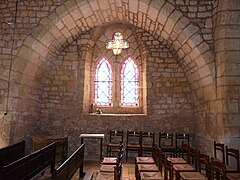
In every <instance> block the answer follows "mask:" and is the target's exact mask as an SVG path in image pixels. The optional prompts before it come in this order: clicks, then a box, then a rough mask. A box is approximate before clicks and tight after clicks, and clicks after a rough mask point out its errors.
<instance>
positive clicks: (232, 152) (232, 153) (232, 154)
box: [226, 146, 240, 173]
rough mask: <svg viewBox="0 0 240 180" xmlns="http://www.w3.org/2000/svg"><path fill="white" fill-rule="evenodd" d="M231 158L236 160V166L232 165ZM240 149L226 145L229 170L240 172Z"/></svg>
mask: <svg viewBox="0 0 240 180" xmlns="http://www.w3.org/2000/svg"><path fill="white" fill-rule="evenodd" d="M230 160H231V161H235V164H236V167H234V166H230ZM239 160H240V159H239V150H238V149H233V148H228V146H226V164H227V166H226V168H227V172H238V173H240V166H239ZM233 163H234V162H233Z"/></svg>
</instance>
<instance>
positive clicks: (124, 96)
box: [120, 57, 139, 106]
mask: <svg viewBox="0 0 240 180" xmlns="http://www.w3.org/2000/svg"><path fill="white" fill-rule="evenodd" d="M120 106H139V70H138V66H137V64H136V63H135V61H134V60H133V59H132V58H131V57H128V58H127V59H126V60H125V61H124V63H123V65H122V68H121V102H120Z"/></svg>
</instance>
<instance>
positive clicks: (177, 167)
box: [135, 143, 240, 180]
mask: <svg viewBox="0 0 240 180" xmlns="http://www.w3.org/2000/svg"><path fill="white" fill-rule="evenodd" d="M186 148H187V149H186ZM181 149H182V152H183V151H186V155H187V156H186V158H183V157H185V156H182V157H174V158H173V157H167V156H166V154H165V153H164V152H162V151H161V149H158V148H154V149H153V153H152V154H153V155H152V157H151V158H149V157H137V158H136V162H135V164H136V172H135V175H136V179H137V180H140V179H156V178H155V176H157V177H158V178H157V179H164V180H172V179H173V177H174V174H175V177H176V178H175V179H176V180H180V179H183V180H184V179H188V180H191V179H198V180H206V179H210V180H213V179H223V180H225V179H228V180H233V179H235V180H237V179H240V173H239V172H238V171H237V170H236V169H235V171H228V170H227V168H226V165H224V164H223V163H222V162H220V161H216V159H215V158H211V161H210V159H209V156H208V155H206V154H201V153H200V151H197V150H196V149H194V148H192V147H190V146H189V145H186V144H184V143H183V144H182V146H181ZM238 153H239V152H238ZM238 161H239V159H238ZM163 170H164V171H163Z"/></svg>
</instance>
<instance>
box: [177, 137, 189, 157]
mask: <svg viewBox="0 0 240 180" xmlns="http://www.w3.org/2000/svg"><path fill="white" fill-rule="evenodd" d="M182 144H188V145H190V135H189V133H180V134H179V133H176V134H175V147H176V156H180V154H182V156H183V155H184V154H187V152H182V151H181V146H182Z"/></svg>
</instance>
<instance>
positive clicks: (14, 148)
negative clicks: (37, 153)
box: [0, 141, 25, 167]
mask: <svg viewBox="0 0 240 180" xmlns="http://www.w3.org/2000/svg"><path fill="white" fill-rule="evenodd" d="M24 155H25V141H21V142H19V143H16V144H13V145H11V146H7V147H4V148H2V149H0V167H2V166H6V165H8V164H10V163H12V162H14V161H16V160H18V159H20V158H22V157H23V156H24Z"/></svg>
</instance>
